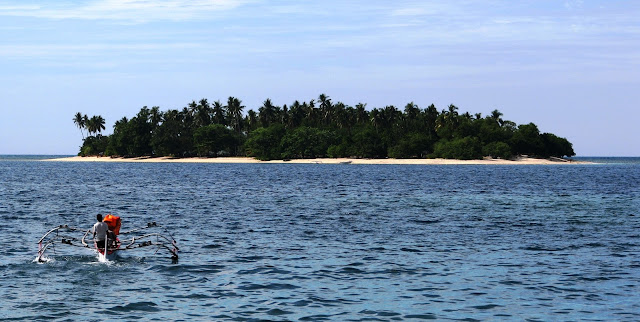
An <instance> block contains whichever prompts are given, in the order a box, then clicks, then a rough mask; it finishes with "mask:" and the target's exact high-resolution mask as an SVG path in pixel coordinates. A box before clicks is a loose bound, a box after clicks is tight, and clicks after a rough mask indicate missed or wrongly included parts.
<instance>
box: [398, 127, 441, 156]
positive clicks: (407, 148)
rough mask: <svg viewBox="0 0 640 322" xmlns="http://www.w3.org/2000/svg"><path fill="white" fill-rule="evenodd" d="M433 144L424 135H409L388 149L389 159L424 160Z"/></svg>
mask: <svg viewBox="0 0 640 322" xmlns="http://www.w3.org/2000/svg"><path fill="white" fill-rule="evenodd" d="M432 146H433V142H432V141H431V138H430V137H429V135H427V134H425V133H410V134H408V135H406V136H405V137H404V138H402V139H401V140H400V142H399V143H398V144H397V145H396V146H394V147H392V148H390V149H389V157H391V158H396V159H405V158H424V157H426V156H427V155H428V154H429V153H430V151H431V150H432Z"/></svg>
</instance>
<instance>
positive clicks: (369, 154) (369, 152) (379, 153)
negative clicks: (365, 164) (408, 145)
mask: <svg viewBox="0 0 640 322" xmlns="http://www.w3.org/2000/svg"><path fill="white" fill-rule="evenodd" d="M352 151H353V153H354V154H355V155H357V156H359V157H362V158H380V159H382V158H386V157H387V149H386V147H385V145H384V143H383V142H382V138H381V137H380V135H379V134H378V132H377V131H376V130H375V129H374V128H372V127H371V126H367V127H364V128H359V129H357V130H356V131H355V133H354V134H353V150H352Z"/></svg>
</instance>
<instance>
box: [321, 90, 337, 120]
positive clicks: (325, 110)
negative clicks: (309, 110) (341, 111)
mask: <svg viewBox="0 0 640 322" xmlns="http://www.w3.org/2000/svg"><path fill="white" fill-rule="evenodd" d="M318 100H319V101H320V106H319V108H320V115H321V118H322V120H321V121H322V122H323V123H324V124H325V125H327V124H329V123H331V119H332V118H333V112H334V111H333V110H334V108H333V107H334V106H333V104H331V99H330V98H329V96H327V95H326V94H320V95H319V96H318Z"/></svg>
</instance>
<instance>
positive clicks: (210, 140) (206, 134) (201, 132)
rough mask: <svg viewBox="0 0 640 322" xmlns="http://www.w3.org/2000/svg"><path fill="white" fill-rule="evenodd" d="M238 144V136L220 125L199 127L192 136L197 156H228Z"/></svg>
mask: <svg viewBox="0 0 640 322" xmlns="http://www.w3.org/2000/svg"><path fill="white" fill-rule="evenodd" d="M239 142H240V138H239V137H238V135H236V133H235V132H234V131H233V130H231V129H229V128H228V127H226V126H224V125H221V124H211V125H207V126H204V127H201V128H199V129H197V130H196V131H195V133H194V134H193V143H194V145H195V147H196V150H197V151H198V155H199V156H214V157H216V156H219V155H230V154H231V152H232V151H233V150H234V149H235V147H236V146H238V143H239Z"/></svg>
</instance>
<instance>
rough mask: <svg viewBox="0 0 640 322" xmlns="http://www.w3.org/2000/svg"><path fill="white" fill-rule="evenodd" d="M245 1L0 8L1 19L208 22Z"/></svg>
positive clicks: (111, 1)
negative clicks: (201, 20) (206, 19)
mask: <svg viewBox="0 0 640 322" xmlns="http://www.w3.org/2000/svg"><path fill="white" fill-rule="evenodd" d="M247 2H249V1H245V0H192V1H189V0H106V1H90V2H86V3H84V4H80V5H78V4H76V3H75V2H73V3H72V2H63V3H55V4H53V3H46V4H43V5H5V6H1V5H0V16H18V17H34V18H47V19H86V20H120V21H131V22H148V21H155V20H170V21H182V20H192V19H204V18H209V17H211V15H212V14H213V13H216V12H221V11H227V10H231V9H235V8H237V7H239V6H241V5H243V4H245V3H247Z"/></svg>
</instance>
